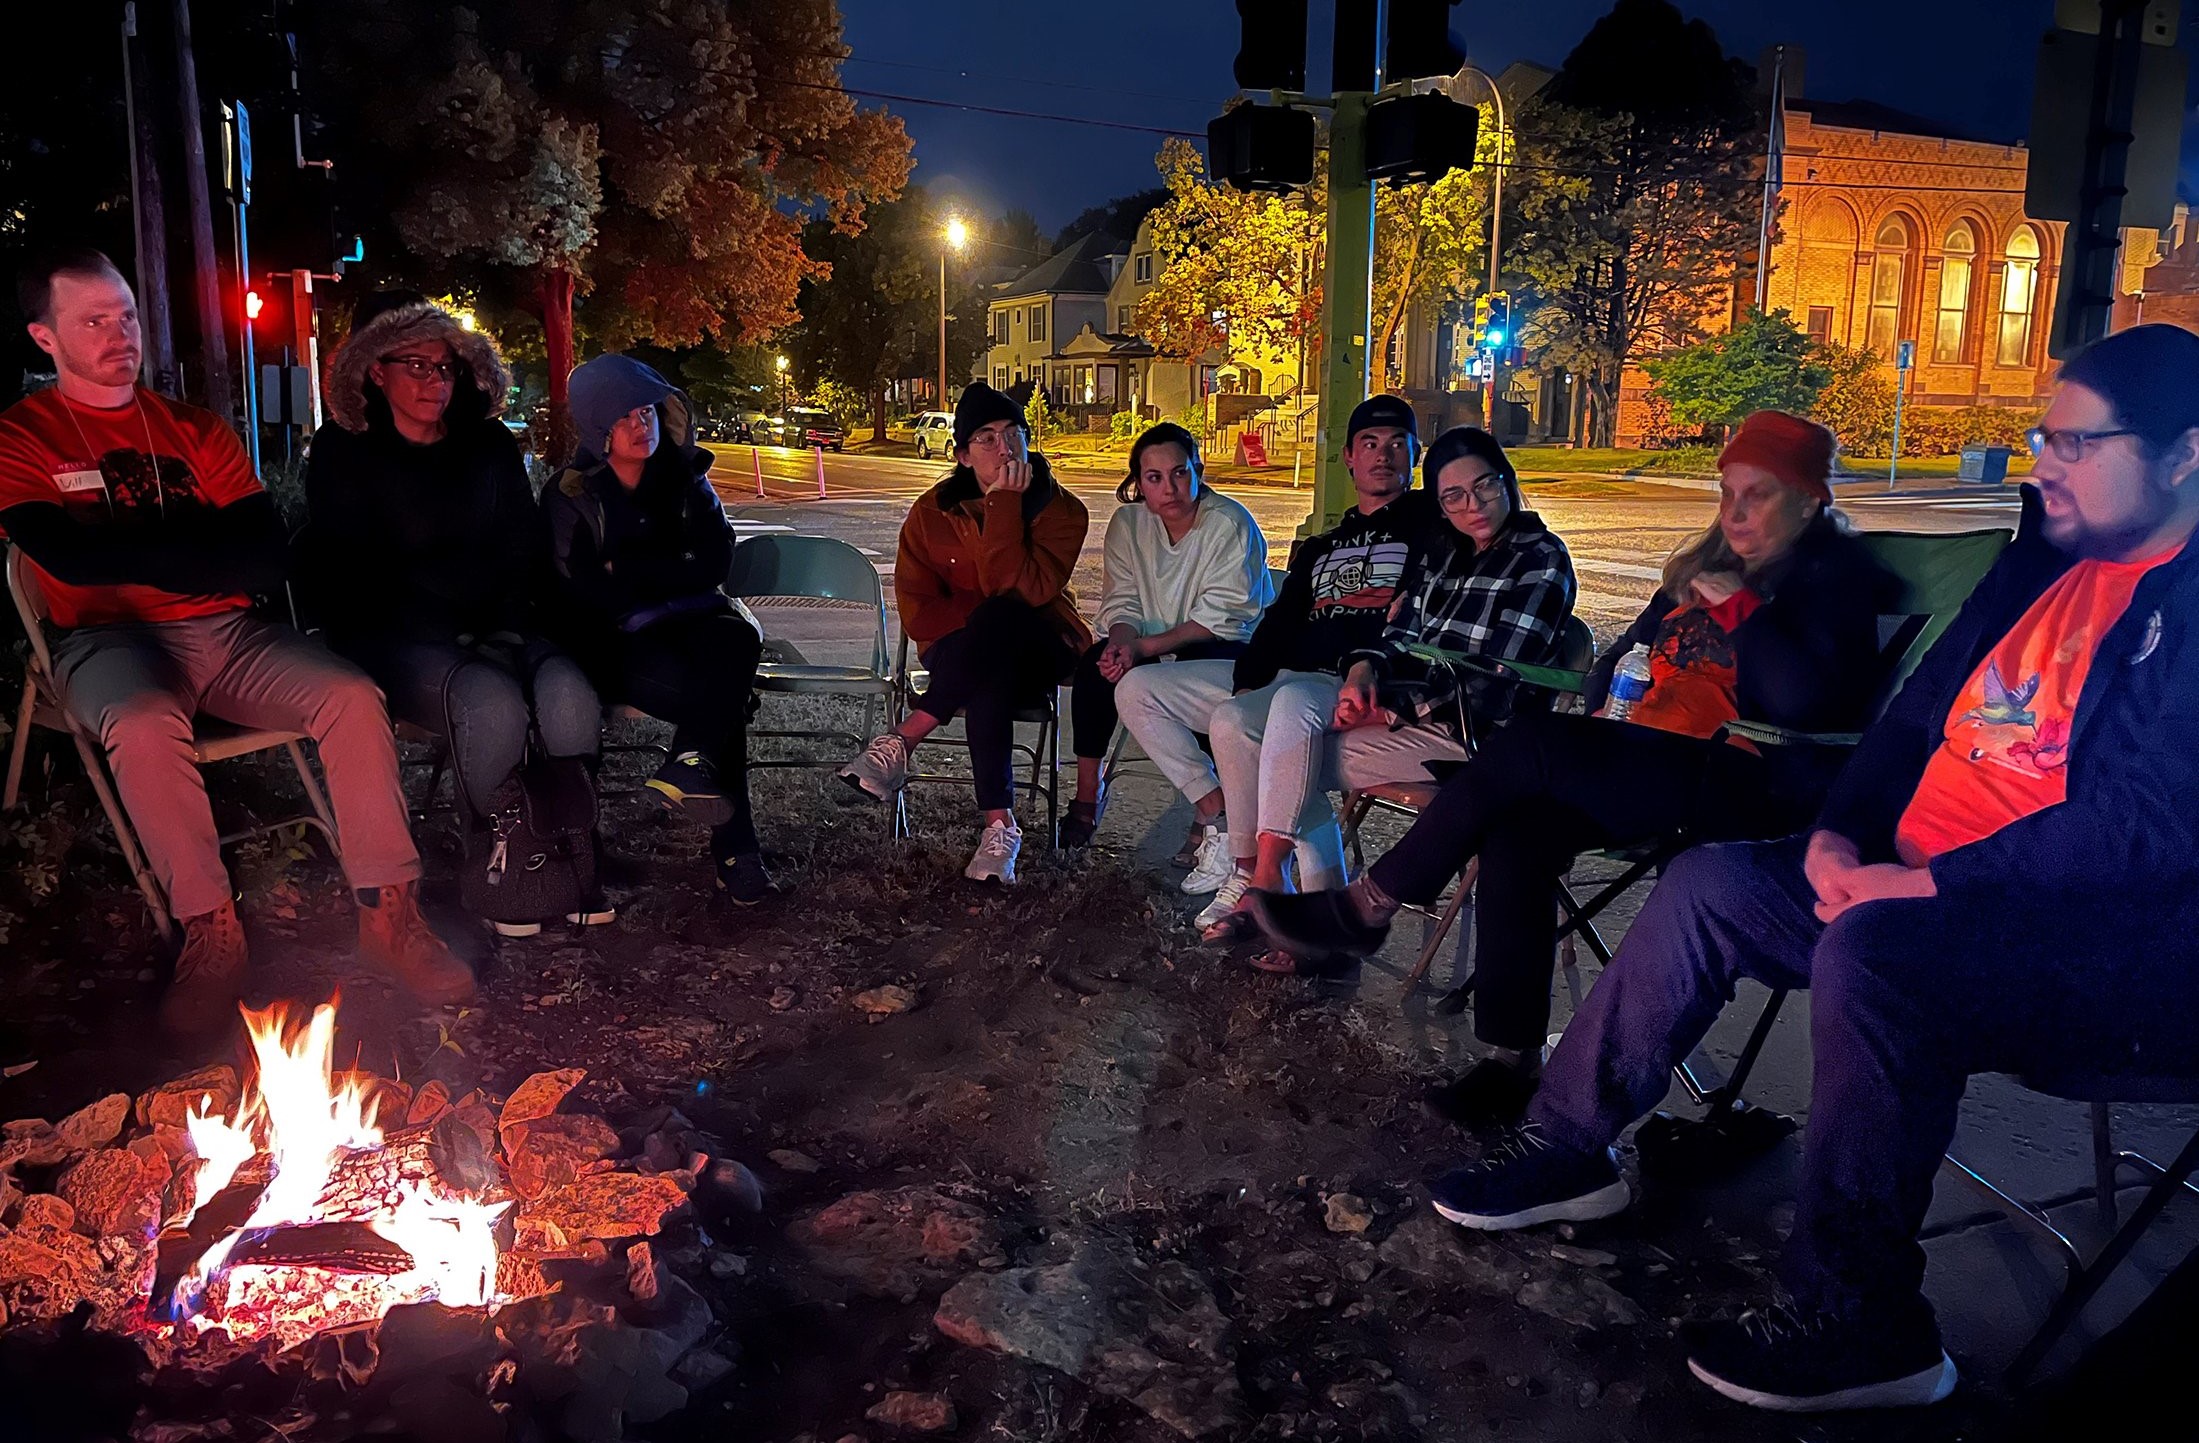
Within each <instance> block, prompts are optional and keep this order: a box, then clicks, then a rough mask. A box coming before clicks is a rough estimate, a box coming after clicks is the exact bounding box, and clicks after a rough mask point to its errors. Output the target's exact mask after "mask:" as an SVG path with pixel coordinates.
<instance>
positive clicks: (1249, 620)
mask: <svg viewBox="0 0 2199 1443" xmlns="http://www.w3.org/2000/svg"><path fill="white" fill-rule="evenodd" d="M1101 577H1102V582H1101V591H1100V608H1099V632H1100V635H1101V636H1102V637H1103V638H1104V637H1105V636H1106V635H1107V632H1108V631H1109V629H1110V628H1112V627H1114V626H1116V625H1119V624H1121V623H1125V622H1127V623H1128V624H1130V625H1132V626H1135V627H1136V628H1137V629H1138V635H1140V636H1156V635H1158V634H1160V633H1161V632H1164V631H1167V630H1168V629H1169V628H1170V627H1173V626H1178V625H1181V624H1182V623H1184V622H1186V621H1195V622H1197V623H1199V624H1200V625H1201V626H1203V627H1205V628H1206V629H1207V630H1208V631H1211V632H1213V633H1214V639H1215V640H1216V641H1243V640H1245V639H1246V638H1247V637H1249V636H1251V635H1252V628H1253V627H1254V626H1255V625H1257V624H1258V623H1259V620H1260V613H1261V612H1263V611H1265V610H1267V607H1268V603H1269V602H1271V601H1273V600H1274V599H1275V592H1274V587H1273V585H1272V583H1271V582H1270V580H1269V578H1268V571H1267V538H1266V537H1264V536H1262V535H1261V534H1260V523H1258V522H1257V521H1254V520H1253V519H1252V513H1251V512H1250V511H1247V510H1246V509H1245V508H1244V504H1243V503H1242V502H1239V501H1235V500H1232V499H1231V498H1229V497H1227V496H1224V495H1223V494H1222V493H1221V492H1219V491H1215V490H1212V489H1202V490H1201V491H1200V492H1199V511H1198V515H1197V516H1195V517H1194V518H1193V519H1192V522H1191V529H1190V530H1189V531H1186V532H1185V533H1184V537H1183V540H1181V541H1179V542H1174V543H1171V542H1170V541H1169V539H1168V528H1167V527H1166V526H1164V525H1162V524H1161V520H1160V518H1159V517H1157V516H1155V515H1154V514H1153V513H1152V512H1151V511H1148V510H1147V509H1146V508H1145V507H1144V506H1142V505H1136V504H1133V505H1128V506H1124V507H1121V508H1120V509H1118V510H1117V511H1116V512H1115V514H1114V516H1113V517H1111V518H1110V519H1109V520H1108V523H1107V548H1106V551H1105V552H1104V553H1103V557H1102V568H1101Z"/></svg>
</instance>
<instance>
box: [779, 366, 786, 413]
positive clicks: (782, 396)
mask: <svg viewBox="0 0 2199 1443" xmlns="http://www.w3.org/2000/svg"><path fill="white" fill-rule="evenodd" d="M779 414H780V415H782V416H783V415H785V414H786V357H784V356H781V357H779Z"/></svg>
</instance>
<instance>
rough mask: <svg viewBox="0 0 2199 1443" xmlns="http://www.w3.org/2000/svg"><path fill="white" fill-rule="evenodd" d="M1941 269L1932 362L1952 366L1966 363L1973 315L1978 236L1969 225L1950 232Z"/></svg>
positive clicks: (1958, 225)
mask: <svg viewBox="0 0 2199 1443" xmlns="http://www.w3.org/2000/svg"><path fill="white" fill-rule="evenodd" d="M1943 249H1944V251H1945V256H1944V258H1943V259H1942V260H1941V261H1940V269H1939V329H1938V331H1937V332H1936V333H1935V334H1934V336H1933V338H1932V359H1933V360H1935V361H1938V362H1940V363H1941V364H1943V365H1951V364H1953V363H1954V362H1957V361H1960V360H1961V359H1962V341H1963V328H1964V326H1965V324H1966V323H1967V322H1968V320H1969V315H1970V272H1971V269H1972V268H1973V267H1974V266H1975V265H1976V264H1977V254H1978V242H1977V236H1976V235H1975V234H1974V233H1973V232H1972V231H1971V229H1970V226H1969V223H1968V222H1967V221H1957V222H1955V226H1954V229H1952V230H1950V231H1948V232H1947V244H1946V246H1945V247H1944V248H1943Z"/></svg>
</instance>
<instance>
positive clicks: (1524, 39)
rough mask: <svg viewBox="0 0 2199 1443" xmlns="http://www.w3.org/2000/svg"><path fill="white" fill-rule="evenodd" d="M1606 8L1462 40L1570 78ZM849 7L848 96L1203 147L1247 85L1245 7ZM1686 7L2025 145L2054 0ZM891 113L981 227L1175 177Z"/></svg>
mask: <svg viewBox="0 0 2199 1443" xmlns="http://www.w3.org/2000/svg"><path fill="white" fill-rule="evenodd" d="M1609 8H1610V4H1609V0H1531V3H1521V0H1504V3H1496V0H1466V3H1464V4H1462V5H1460V6H1459V7H1458V8H1457V9H1455V10H1453V11H1452V12H1451V13H1452V21H1451V24H1452V32H1453V34H1454V35H1455V36H1457V37H1458V38H1459V39H1461V40H1462V41H1463V42H1464V43H1465V46H1466V49H1467V54H1468V58H1469V59H1470V60H1472V61H1473V62H1474V63H1475V64H1478V65H1480V66H1482V67H1483V68H1485V69H1487V70H1489V71H1491V72H1495V71H1498V70H1501V69H1502V68H1503V67H1504V66H1506V65H1508V64H1510V63H1511V62H1513V61H1515V60H1532V61H1536V62H1539V63H1541V64H1544V65H1549V66H1553V67H1554V66H1556V65H1557V64H1558V63H1559V62H1560V61H1562V60H1563V59H1564V58H1565V55H1566V52H1567V51H1569V50H1571V49H1572V48H1573V45H1574V44H1575V43H1576V42H1577V41H1578V40H1579V39H1580V37H1581V36H1582V35H1583V34H1584V33H1586V31H1587V29H1588V27H1589V25H1590V24H1592V23H1593V22H1594V21H1595V20H1596V18H1597V17H1598V16H1600V15H1602V14H1603V13H1604V12H1605V11H1606V10H1608V9H1609ZM840 9H841V13H842V16H843V17H844V19H845V22H846V27H847V40H848V43H849V45H850V46H851V47H852V48H853V50H854V58H853V59H851V60H850V61H849V63H848V64H847V66H846V67H845V69H844V71H843V72H842V73H843V75H844V77H845V80H846V83H847V85H848V86H849V87H850V88H851V89H856V90H864V91H874V92H886V93H892V94H895V95H901V96H923V97H928V98H934V99H940V100H950V101H955V102H959V103H964V104H971V105H985V106H992V107H996V108H1000V109H1005V110H1015V111H1027V112H1037V113H1042V114H1046V115H1063V116H1079V117H1089V118H1093V119H1105V120H1112V121H1120V122H1127V123H1129V124H1133V125H1140V126H1151V127H1157V128H1160V129H1164V130H1183V131H1191V132H1196V133H1197V134H1198V135H1199V136H1200V137H1202V143H1203V137H1204V135H1205V131H1206V122H1207V121H1208V120H1209V119H1211V118H1212V117H1213V116H1214V115H1215V114H1216V113H1217V112H1218V111H1219V110H1220V109H1221V106H1222V102H1223V101H1224V100H1226V99H1227V98H1228V97H1229V96H1230V94H1231V93H1232V92H1233V91H1234V90H1235V89H1236V83H1235V81H1234V80H1233V79H1232V78H1231V76H1230V61H1231V60H1232V58H1233V57H1234V56H1235V55H1236V51H1237V10H1236V7H1235V6H1234V5H1233V4H1231V3H1230V0H1107V3H1103V4H1092V5H1086V4H1074V3H1061V0H1023V3H1018V4H1013V5H1006V6H1003V5H998V4H993V3H979V0H945V3H939V0H934V3H931V4H911V3H909V0H840ZM1680 9H1681V10H1682V11H1683V12H1684V13H1686V14H1687V15H1689V16H1692V17H1697V18H1700V19H1703V20H1706V21H1708V22H1709V23H1710V25H1711V27H1712V28H1713V29H1714V30H1716V31H1717V32H1718V38H1719V39H1720V40H1721V41H1722V42H1723V43H1724V45H1725V48H1726V52H1727V53H1728V54H1730V55H1736V56H1740V57H1742V58H1744V59H1748V60H1751V61H1753V60H1755V59H1756V57H1757V56H1758V55H1759V53H1761V52H1762V51H1763V50H1764V49H1765V47H1767V46H1769V45H1772V44H1775V43H1784V44H1788V45H1800V46H1801V47H1802V48H1803V49H1804V50H1805V51H1806V52H1807V55H1808V60H1807V77H1808V78H1807V83H1806V93H1807V94H1808V95H1810V96H1811V97H1813V98H1815V99H1820V100H1850V99H1865V100H1875V101H1878V102H1879V103H1881V104H1884V105H1891V106H1894V107H1896V108H1898V109H1902V110H1907V111H1910V112H1912V113H1914V114H1918V115H1922V116H1925V117H1927V118H1930V119H1934V120H1939V121H1942V122H1944V123H1946V124H1948V125H1950V126H1953V127H1956V128H1958V129H1960V130H1962V131H1963V132H1965V133H1970V134H1975V135H1978V136H1979V137H1981V138H1985V139H1996V140H1997V139H2006V140H2009V141H2016V140H2020V139H2021V138H2022V137H2023V135H2024V132H2025V130H2026V128H2027V122H2028V119H2029V111H2030V97H2031V73H2032V64H2033V58H2034V54H2035V52H2036V49H2037V45H2038V40H2039V36H2040V35H2041V34H2042V33H2043V32H2044V31H2045V30H2046V29H2047V27H2048V26H2049V25H2050V24H2051V22H2052V18H2053V12H2054V0H1680ZM2184 9H2185V15H2184V21H2183V29H2182V34H2181V35H2180V36H2179V43H2180V44H2181V45H2183V46H2184V48H2185V49H2187V50H2190V49H2193V48H2194V47H2195V45H2199V37H2195V36H2194V34H2193V28H2194V27H2193V21H2194V15H2193V11H2194V10H2195V9H2199V5H2195V4H2194V3H2193V0H2186V3H2185V7H2184ZM1312 12H1313V21H1312V25H1311V29H1312V32H1313V34H1314V36H1315V37H1316V44H1315V45H1314V47H1313V51H1312V53H1311V54H1310V55H1309V58H1308V66H1307V85H1308V88H1309V89H1312V90H1315V91H1322V90H1325V89H1326V88H1327V83H1328V56H1327V49H1328V46H1327V36H1328V34H1329V31H1330V29H1331V26H1332V24H1333V20H1332V16H1333V6H1332V4H1331V3H1329V0H1313V4H1312ZM2194 93H2199V92H2194ZM862 103H864V104H876V103H879V102H877V101H875V100H865V101H863V102H862ZM885 103H886V104H887V106H888V108H889V109H891V110H893V111H894V112H895V113H896V114H898V115H900V116H901V117H902V119H903V120H904V121H905V122H906V123H907V125H908V129H909V134H910V136H911V137H912V138H913V139H914V140H915V142H916V172H915V175H914V176H913V179H914V180H915V181H916V182H918V183H920V184H923V185H925V186H927V187H930V188H933V189H935V190H938V191H940V192H942V193H945V194H948V195H951V196H954V197H956V198H958V199H960V200H961V201H962V202H963V203H965V204H967V205H969V206H970V207H972V208H973V209H974V210H976V211H977V212H978V213H980V214H998V213H999V212H1000V211H1002V210H1005V209H1008V208H1010V207H1020V208H1023V209H1026V210H1029V211H1031V212H1032V213H1033V214H1034V215H1036V216H1037V218H1038V222H1039V224H1040V226H1041V227H1042V228H1044V229H1045V230H1047V231H1049V232H1051V231H1053V230H1055V229H1057V228H1059V227H1060V226H1061V225H1062V224H1064V223H1065V222H1067V221H1068V220H1069V219H1070V218H1071V217H1073V216H1074V215H1076V213H1077V212H1078V211H1080V210H1082V209H1084V208H1085V207H1086V206H1089V205H1094V204H1097V203H1098V202H1100V201H1103V200H1106V199H1108V198H1109V197H1111V196H1116V195H1122V194H1126V193H1128V192H1131V191H1136V190H1142V189H1145V188H1147V187H1150V186H1154V185H1157V184H1159V178H1158V176H1157V175H1156V174H1155V172H1154V169H1153V155H1154V153H1155V152H1156V151H1157V150H1159V148H1160V144H1161V140H1162V138H1163V137H1162V136H1160V135H1157V134H1149V133H1140V132H1137V131H1131V130H1114V129H1104V128H1101V127H1098V126H1092V125H1067V124H1061V123H1058V122H1056V121H1052V120H1037V119H1030V120H1018V119H1007V118H1003V117H1000V116H996V115H981V114H971V113H966V112H959V111H954V110H946V109H941V108H938V107H934V106H929V105H911V104H905V103H896V102H891V101H889V102H885ZM2185 149H2186V156H2187V172H2188V171H2189V169H2190V167H2189V164H2188V161H2189V158H2190V156H2191V154H2192V150H2193V147H2192V145H2191V144H2189V143H2187V145H2186V147H2185Z"/></svg>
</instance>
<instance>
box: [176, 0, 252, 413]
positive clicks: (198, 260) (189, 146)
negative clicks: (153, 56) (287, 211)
mask: <svg viewBox="0 0 2199 1443" xmlns="http://www.w3.org/2000/svg"><path fill="white" fill-rule="evenodd" d="M173 3H174V6H175V26H176V90H177V96H176V99H177V102H178V105H179V106H180V108H181V111H182V115H181V120H182V124H183V187H184V196H185V199H186V200H187V201H188V203H189V205H190V208H191V265H192V271H193V275H192V280H193V295H194V298H195V299H196V301H197V311H198V320H199V354H200V356H201V358H202V359H203V361H204V364H205V367H206V395H205V398H204V399H205V402H206V406H207V409H209V410H211V411H213V412H214V413H215V414H217V415H225V416H226V415H233V414H234V413H235V408H236V403H237V398H236V395H235V393H234V392H233V391H232V390H231V389H230V383H229V335H228V331H227V328H226V327H225V326H224V324H223V317H222V311H221V255H220V252H219V251H217V250H216V249H215V248H214V202H213V197H212V195H211V194H210V193H209V191H208V187H207V184H206V119H205V113H204V112H203V111H202V110H200V108H199V73H198V63H197V61H196V60H195V59H194V58H193V57H192V54H191V0H173Z"/></svg>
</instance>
